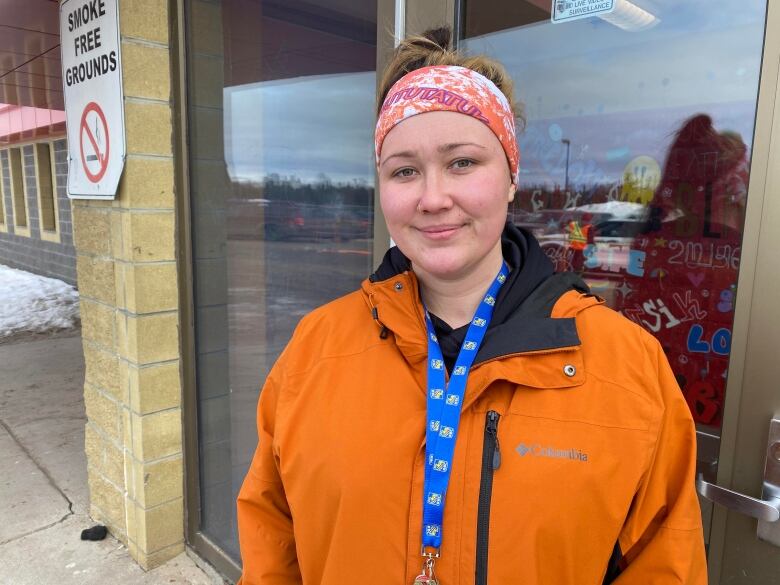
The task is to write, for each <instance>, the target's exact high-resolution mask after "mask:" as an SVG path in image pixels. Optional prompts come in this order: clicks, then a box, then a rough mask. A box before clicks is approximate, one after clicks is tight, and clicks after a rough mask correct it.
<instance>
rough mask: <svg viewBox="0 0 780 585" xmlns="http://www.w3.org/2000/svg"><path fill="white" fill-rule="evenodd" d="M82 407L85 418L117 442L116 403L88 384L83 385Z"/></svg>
mask: <svg viewBox="0 0 780 585" xmlns="http://www.w3.org/2000/svg"><path fill="white" fill-rule="evenodd" d="M84 407H85V410H86V412H87V420H89V422H91V423H92V424H94V425H95V426H96V427H98V428H99V429H100V430H101V431H103V432H104V433H105V434H106V435H107V436H109V437H110V438H112V439H114V440H115V441H117V442H119V441H120V440H121V439H122V436H121V434H120V431H121V428H120V426H119V425H120V422H119V410H118V408H117V405H116V403H114V402H113V401H111V400H109V399H108V398H106V396H104V395H103V393H102V392H99V391H98V390H97V389H96V388H94V387H93V386H91V385H89V384H85V385H84Z"/></svg>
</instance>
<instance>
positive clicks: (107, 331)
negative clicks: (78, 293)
mask: <svg viewBox="0 0 780 585" xmlns="http://www.w3.org/2000/svg"><path fill="white" fill-rule="evenodd" d="M79 310H80V313H81V336H82V337H83V338H84V339H87V340H89V341H92V342H94V343H96V344H98V345H101V346H103V347H105V348H113V347H114V309H113V308H112V307H109V306H107V305H103V304H101V303H96V302H93V301H90V300H89V299H87V298H85V297H81V298H80V302H79Z"/></svg>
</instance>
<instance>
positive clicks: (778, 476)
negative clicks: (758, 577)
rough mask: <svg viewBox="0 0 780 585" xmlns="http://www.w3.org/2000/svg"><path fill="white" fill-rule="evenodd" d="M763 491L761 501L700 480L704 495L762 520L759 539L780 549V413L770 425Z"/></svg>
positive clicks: (758, 532) (697, 480) (757, 532)
mask: <svg viewBox="0 0 780 585" xmlns="http://www.w3.org/2000/svg"><path fill="white" fill-rule="evenodd" d="M762 488H763V489H762V490H761V499H759V498H752V497H750V496H746V495H744V494H740V493H739V492H735V491H732V490H729V489H726V488H723V487H720V486H719V485H715V484H712V483H708V482H706V481H704V479H703V477H702V476H701V475H700V476H698V477H697V478H696V490H697V491H698V492H699V493H700V494H701V495H702V496H704V497H705V498H707V499H708V500H712V501H713V502H715V503H716V504H720V505H721V506H725V507H726V508H729V509H730V510H734V511H735V512H739V513H741V514H745V515H746V516H752V517H753V518H758V526H757V528H756V534H757V535H758V538H760V539H761V540H765V541H766V542H770V543H772V544H774V545H775V546H780V522H779V521H778V520H780V413H778V414H775V416H774V417H772V420H771V421H770V422H769V440H768V441H767V449H766V459H765V460H764V484H763V486H762Z"/></svg>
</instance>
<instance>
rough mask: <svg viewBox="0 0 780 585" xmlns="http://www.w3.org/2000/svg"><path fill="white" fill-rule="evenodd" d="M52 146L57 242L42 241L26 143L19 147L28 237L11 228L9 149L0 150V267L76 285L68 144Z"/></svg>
mask: <svg viewBox="0 0 780 585" xmlns="http://www.w3.org/2000/svg"><path fill="white" fill-rule="evenodd" d="M52 147H53V148H52V156H54V160H55V175H56V196H57V198H56V201H57V206H58V214H59V222H58V225H57V228H58V229H57V232H58V235H59V240H60V241H59V242H56V241H49V240H44V239H42V238H41V229H40V218H39V215H40V214H39V209H38V191H37V181H36V178H35V162H34V152H33V148H34V147H33V145H32V144H27V145H24V146H22V147H21V149H22V160H23V167H24V181H25V186H26V188H27V210H28V218H27V219H28V226H29V228H30V229H29V232H30V235H29V236H28V235H21V234H20V233H19V230H17V229H16V228H15V226H14V209H13V203H12V199H11V197H12V193H11V177H10V172H9V164H10V161H9V158H10V155H9V150H8V148H3V149H0V165H1V166H2V181H3V188H2V196H3V198H4V202H5V207H4V210H5V224H4V226H5V229H4V230H3V229H0V264H5V265H6V266H11V267H13V268H20V269H22V270H27V271H29V272H35V273H36V274H42V275H44V276H50V277H52V278H59V279H60V280H64V281H65V282H68V283H70V284H76V250H75V248H74V247H73V228H72V223H71V206H70V200H69V199H68V195H67V184H66V182H67V176H68V161H67V143H66V141H65V140H64V139H63V140H56V141H54V142H53V143H52Z"/></svg>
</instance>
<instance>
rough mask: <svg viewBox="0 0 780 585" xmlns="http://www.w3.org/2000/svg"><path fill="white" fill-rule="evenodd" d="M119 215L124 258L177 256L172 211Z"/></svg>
mask: <svg viewBox="0 0 780 585" xmlns="http://www.w3.org/2000/svg"><path fill="white" fill-rule="evenodd" d="M122 215H123V216H124V217H123V219H122V230H123V238H124V247H125V249H124V252H123V258H125V259H127V260H132V261H133V262H160V261H165V260H170V261H174V260H176V245H175V232H174V230H175V227H174V226H175V219H176V218H175V214H174V213H173V212H169V211H160V212H141V213H135V212H124V213H123V214H122Z"/></svg>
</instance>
